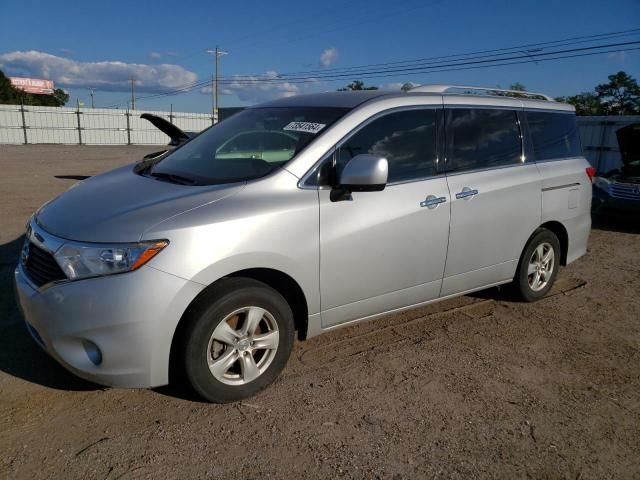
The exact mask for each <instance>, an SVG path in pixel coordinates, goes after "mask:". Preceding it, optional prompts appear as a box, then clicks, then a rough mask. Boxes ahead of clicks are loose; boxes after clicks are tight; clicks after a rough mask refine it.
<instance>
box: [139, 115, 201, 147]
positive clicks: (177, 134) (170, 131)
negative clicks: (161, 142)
mask: <svg viewBox="0 0 640 480" xmlns="http://www.w3.org/2000/svg"><path fill="white" fill-rule="evenodd" d="M140 118H142V119H144V120H148V121H149V122H151V124H152V125H153V126H154V127H156V128H157V129H158V130H160V131H161V132H162V133H164V134H166V135H167V136H168V137H169V138H170V139H171V141H170V142H169V145H171V146H173V147H175V146H178V145H180V144H182V143H184V142H186V141H187V140H189V139H191V138H193V137H195V136H196V135H197V134H196V133H194V132H185V131H183V130H181V129H179V128H178V127H176V126H175V125H174V124H173V123H171V122H169V121H167V120H165V119H164V118H162V117H159V116H157V115H153V114H151V113H143V114H142V115H140Z"/></svg>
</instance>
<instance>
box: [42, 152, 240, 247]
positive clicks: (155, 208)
mask: <svg viewBox="0 0 640 480" xmlns="http://www.w3.org/2000/svg"><path fill="white" fill-rule="evenodd" d="M243 186H244V183H235V184H225V185H209V186H185V185H177V184H173V183H169V182H163V181H160V180H157V179H154V178H149V177H143V176H140V175H138V174H136V173H134V171H133V166H132V165H128V166H126V167H122V168H118V169H116V170H113V171H111V172H107V173H105V174H102V175H97V176H95V177H91V178H89V179H87V180H85V181H83V182H80V183H78V184H76V185H75V186H74V187H72V188H71V189H69V190H67V191H66V192H65V193H63V194H62V195H60V196H59V197H57V198H56V199H54V200H52V201H51V202H49V203H47V204H45V205H44V206H43V207H42V208H41V209H40V210H39V211H38V212H37V213H36V220H37V222H38V224H39V225H40V226H42V228H44V229H45V230H47V231H48V232H49V233H51V234H53V235H56V236H58V237H62V238H66V239H69V240H77V241H84V242H135V241H138V240H139V239H140V238H141V236H142V234H143V233H144V232H145V231H146V230H147V229H149V228H150V227H152V226H153V225H155V224H157V223H159V222H161V221H163V220H166V219H168V218H170V217H173V216H175V215H179V214H181V213H183V212H186V211H187V210H191V209H193V208H196V207H199V206H201V205H205V204H208V203H212V202H216V201H218V200H220V199H222V198H224V197H226V196H229V195H232V194H234V193H236V192H238V191H240V190H241V189H242V187H243Z"/></svg>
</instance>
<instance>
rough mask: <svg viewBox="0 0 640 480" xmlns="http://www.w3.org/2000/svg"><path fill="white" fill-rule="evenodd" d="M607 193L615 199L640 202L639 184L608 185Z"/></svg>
mask: <svg viewBox="0 0 640 480" xmlns="http://www.w3.org/2000/svg"><path fill="white" fill-rule="evenodd" d="M609 193H610V194H611V196H612V197H615V198H621V199H623V200H638V201H640V184H633V183H612V184H611V185H609Z"/></svg>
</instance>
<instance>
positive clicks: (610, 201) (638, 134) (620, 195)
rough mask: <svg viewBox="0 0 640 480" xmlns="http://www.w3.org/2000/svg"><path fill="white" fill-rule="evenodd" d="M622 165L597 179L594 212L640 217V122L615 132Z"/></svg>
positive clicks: (594, 190)
mask: <svg viewBox="0 0 640 480" xmlns="http://www.w3.org/2000/svg"><path fill="white" fill-rule="evenodd" d="M616 136H617V137H618V144H619V146H620V156H621V158H622V165H621V166H620V167H619V168H616V169H613V170H610V171H608V172H606V173H604V174H602V175H600V176H597V177H595V178H594V181H593V186H594V187H595V188H594V189H593V212H594V214H597V215H603V216H604V215H608V214H613V215H616V214H635V215H638V216H639V217H640V123H634V124H632V125H628V126H626V127H624V128H621V129H619V130H618V131H617V132H616Z"/></svg>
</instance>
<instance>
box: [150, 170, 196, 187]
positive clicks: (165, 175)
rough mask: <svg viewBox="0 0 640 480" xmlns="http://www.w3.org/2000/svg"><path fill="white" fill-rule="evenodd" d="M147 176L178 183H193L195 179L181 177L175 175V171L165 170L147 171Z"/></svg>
mask: <svg viewBox="0 0 640 480" xmlns="http://www.w3.org/2000/svg"><path fill="white" fill-rule="evenodd" d="M149 176H150V177H153V178H157V179H158V180H163V181H165V182H171V183H177V184H180V185H195V184H196V181H195V180H194V179H193V178H189V177H183V176H182V175H176V174H175V173H165V172H149Z"/></svg>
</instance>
